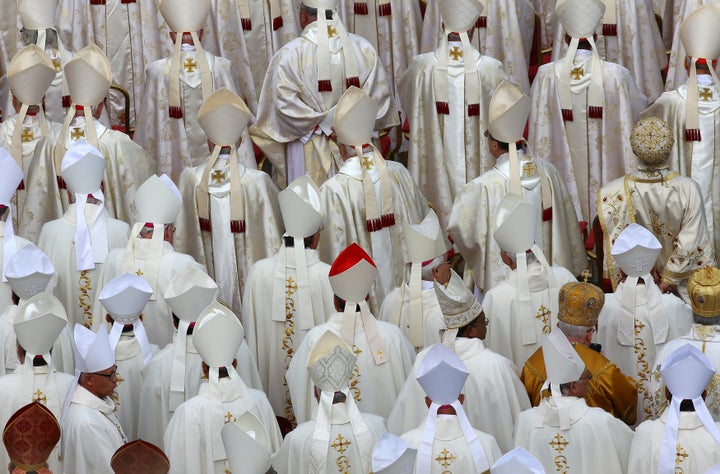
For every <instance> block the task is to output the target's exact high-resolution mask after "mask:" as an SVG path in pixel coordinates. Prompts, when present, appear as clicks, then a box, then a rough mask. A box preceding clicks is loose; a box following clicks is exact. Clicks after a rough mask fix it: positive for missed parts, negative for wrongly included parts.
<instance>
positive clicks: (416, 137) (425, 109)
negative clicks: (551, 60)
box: [398, 0, 507, 229]
mask: <svg viewBox="0 0 720 474" xmlns="http://www.w3.org/2000/svg"><path fill="white" fill-rule="evenodd" d="M434 3H435V2H433V4H434ZM437 4H438V8H440V9H441V10H442V13H443V21H444V23H445V30H444V32H443V37H442V39H441V42H440V46H439V48H438V49H437V50H435V51H433V52H428V53H425V54H421V55H419V56H416V57H415V58H413V59H412V61H411V62H410V64H409V66H408V69H407V71H405V73H404V74H403V76H402V78H400V82H399V83H398V100H399V101H400V103H401V105H402V109H403V111H404V112H405V114H407V120H408V122H409V123H408V125H409V127H410V128H409V129H410V136H409V139H410V143H409V148H408V171H410V174H411V175H412V177H413V179H414V180H415V182H416V183H417V185H418V186H419V187H420V189H421V190H422V192H423V193H424V194H425V196H426V197H427V198H428V199H429V200H430V203H431V204H432V206H433V209H434V210H435V212H437V214H438V218H439V219H440V225H441V227H442V228H443V229H446V228H447V226H448V220H449V216H450V209H451V208H452V203H453V200H454V199H455V197H456V196H457V194H458V193H459V192H460V190H461V189H462V187H463V186H464V185H465V183H467V182H468V181H470V180H472V179H474V178H476V177H478V176H480V175H481V174H482V173H483V172H484V171H485V170H487V169H490V168H491V167H492V164H493V162H494V158H493V157H492V155H491V154H490V152H489V150H488V148H487V140H486V138H485V131H486V130H487V124H488V107H489V104H490V97H491V96H492V93H493V91H494V90H495V87H496V86H497V85H498V84H499V83H500V81H502V80H503V79H507V74H506V73H505V70H504V69H503V66H502V64H501V63H500V61H498V60H496V59H493V58H491V57H488V56H484V55H482V54H480V53H479V52H478V51H477V49H475V48H474V47H472V46H471V45H470V38H469V33H468V31H469V32H470V33H471V32H472V29H473V28H474V27H475V21H476V19H477V18H478V17H479V15H480V13H481V11H482V8H483V5H482V3H481V2H479V1H477V0H460V1H457V0H450V1H448V0H441V1H440V2H437ZM438 20H439V19H438Z"/></svg>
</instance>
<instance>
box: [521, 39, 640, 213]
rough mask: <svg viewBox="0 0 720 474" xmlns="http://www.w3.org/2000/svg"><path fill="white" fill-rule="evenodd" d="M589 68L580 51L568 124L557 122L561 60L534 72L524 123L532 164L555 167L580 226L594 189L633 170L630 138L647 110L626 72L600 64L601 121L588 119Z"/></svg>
mask: <svg viewBox="0 0 720 474" xmlns="http://www.w3.org/2000/svg"><path fill="white" fill-rule="evenodd" d="M591 62H592V60H591V54H590V52H589V51H586V50H580V51H578V53H577V55H576V56H575V61H574V69H573V72H571V80H570V90H571V93H572V94H571V95H572V116H573V120H571V121H564V120H563V114H562V108H561V105H560V98H559V94H558V87H559V84H560V80H559V76H560V74H561V73H562V67H563V60H561V61H555V62H552V63H548V64H544V65H542V66H540V69H539V70H538V73H537V76H536V77H535V80H534V81H533V86H532V89H531V91H530V95H531V96H532V107H531V109H530V119H529V121H528V143H529V144H530V147H531V149H532V150H533V151H534V152H535V153H536V154H537V156H538V158H541V159H543V160H545V161H548V162H550V163H552V164H553V165H555V167H556V168H557V170H558V171H559V173H560V176H561V178H562V180H563V181H564V182H565V184H566V185H567V189H568V192H569V193H570V197H571V198H572V201H573V205H574V206H575V212H576V213H577V216H578V220H580V221H586V222H592V220H593V218H594V217H595V214H596V202H595V198H596V195H597V191H598V189H600V186H602V185H603V184H605V183H608V182H610V181H611V180H613V179H615V178H618V177H620V176H622V175H624V174H626V173H628V172H630V171H631V169H633V168H635V163H636V159H635V156H634V155H633V153H632V149H631V147H630V132H631V130H632V126H633V125H634V124H635V122H637V120H638V119H639V118H640V112H641V111H642V110H643V109H644V108H645V107H646V106H647V99H646V97H645V96H644V95H643V93H642V92H640V89H638V87H637V85H636V84H635V81H634V80H633V78H632V75H631V74H630V71H628V70H627V69H626V68H624V67H622V66H620V65H618V64H614V63H610V62H607V61H603V62H602V68H603V90H604V93H603V104H602V109H603V110H602V118H601V119H597V118H589V117H588V109H589V107H588V97H587V96H588V90H589V88H590V82H591V81H590V72H591ZM580 73H582V76H580V75H579V74H580ZM574 77H579V79H574Z"/></svg>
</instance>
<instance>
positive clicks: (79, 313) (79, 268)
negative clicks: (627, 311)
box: [38, 140, 130, 328]
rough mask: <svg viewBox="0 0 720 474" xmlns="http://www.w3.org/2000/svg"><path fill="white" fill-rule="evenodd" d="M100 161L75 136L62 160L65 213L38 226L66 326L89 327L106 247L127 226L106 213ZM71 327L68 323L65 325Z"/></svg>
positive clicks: (122, 238) (118, 240)
mask: <svg viewBox="0 0 720 474" xmlns="http://www.w3.org/2000/svg"><path fill="white" fill-rule="evenodd" d="M106 164H107V163H106V162H105V159H104V158H103V156H102V154H101V153H100V151H99V150H97V149H96V148H94V147H93V146H92V145H90V144H89V143H88V142H87V141H85V140H78V141H77V142H75V143H74V144H73V145H72V146H71V147H70V148H69V149H68V151H67V153H65V157H64V158H63V161H62V167H61V169H62V173H63V180H64V182H65V185H66V187H67V193H68V202H69V203H70V205H69V206H68V209H67V211H65V213H64V214H63V216H62V217H61V218H59V219H55V220H53V221H50V222H46V223H45V224H43V226H42V229H41V230H40V236H39V238H38V247H40V248H41V249H42V250H43V251H44V252H45V253H46V254H47V255H48V257H49V258H50V260H51V261H52V262H53V265H54V266H55V268H56V269H57V272H58V284H57V286H56V287H55V290H54V293H55V296H57V297H58V298H59V299H60V301H62V303H63V306H64V307H65V310H66V311H67V312H68V320H69V321H70V323H71V325H72V324H74V323H79V324H82V325H84V326H85V327H88V328H90V327H93V312H94V311H93V306H94V304H95V296H96V293H97V290H98V287H100V274H101V271H102V267H103V264H104V262H105V259H106V258H107V254H108V251H110V250H111V249H113V248H121V247H125V245H126V244H127V241H128V236H129V234H130V227H129V226H128V225H127V224H126V223H125V222H123V221H119V220H117V219H113V218H112V217H109V216H107V215H106V214H107V210H106V209H105V206H104V203H105V195H104V193H103V192H102V189H101V188H102V178H103V176H104V174H105V167H106ZM71 327H72V326H71Z"/></svg>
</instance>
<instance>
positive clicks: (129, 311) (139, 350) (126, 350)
mask: <svg viewBox="0 0 720 474" xmlns="http://www.w3.org/2000/svg"><path fill="white" fill-rule="evenodd" d="M150 295H152V288H151V287H150V285H148V283H147V281H145V280H144V279H143V278H142V277H140V276H137V275H135V274H134V273H123V274H122V275H120V276H118V277H117V278H114V279H112V280H110V281H109V282H107V283H106V284H105V286H103V288H102V290H101V291H100V293H99V295H98V300H99V301H100V302H101V303H102V305H103V307H104V308H105V310H106V311H107V316H105V320H106V321H107V323H108V324H110V325H111V329H110V347H112V349H113V350H114V351H115V364H116V366H115V368H116V375H117V385H116V387H115V391H114V393H113V395H112V399H113V402H115V414H116V416H117V418H118V420H119V421H120V425H121V426H122V428H123V432H125V435H126V436H128V437H129V439H135V438H137V432H138V428H137V427H138V416H139V414H140V387H141V386H142V383H143V369H144V368H145V366H146V365H147V364H148V363H149V362H150V360H151V359H152V356H153V354H154V353H156V352H157V350H158V348H157V346H154V345H152V346H151V345H150V342H149V341H148V338H147V333H146V332H145V327H144V326H143V322H142V321H141V320H140V314H141V313H142V312H143V308H144V307H145V304H146V303H147V302H148V300H149V299H150Z"/></svg>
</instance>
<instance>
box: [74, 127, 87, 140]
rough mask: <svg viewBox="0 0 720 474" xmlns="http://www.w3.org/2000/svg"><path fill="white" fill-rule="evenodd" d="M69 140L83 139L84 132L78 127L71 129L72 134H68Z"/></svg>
mask: <svg viewBox="0 0 720 474" xmlns="http://www.w3.org/2000/svg"><path fill="white" fill-rule="evenodd" d="M70 138H71V139H72V140H73V141H75V140H79V139H81V138H85V130H83V129H82V128H80V127H73V129H72V132H71V133H70Z"/></svg>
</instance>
